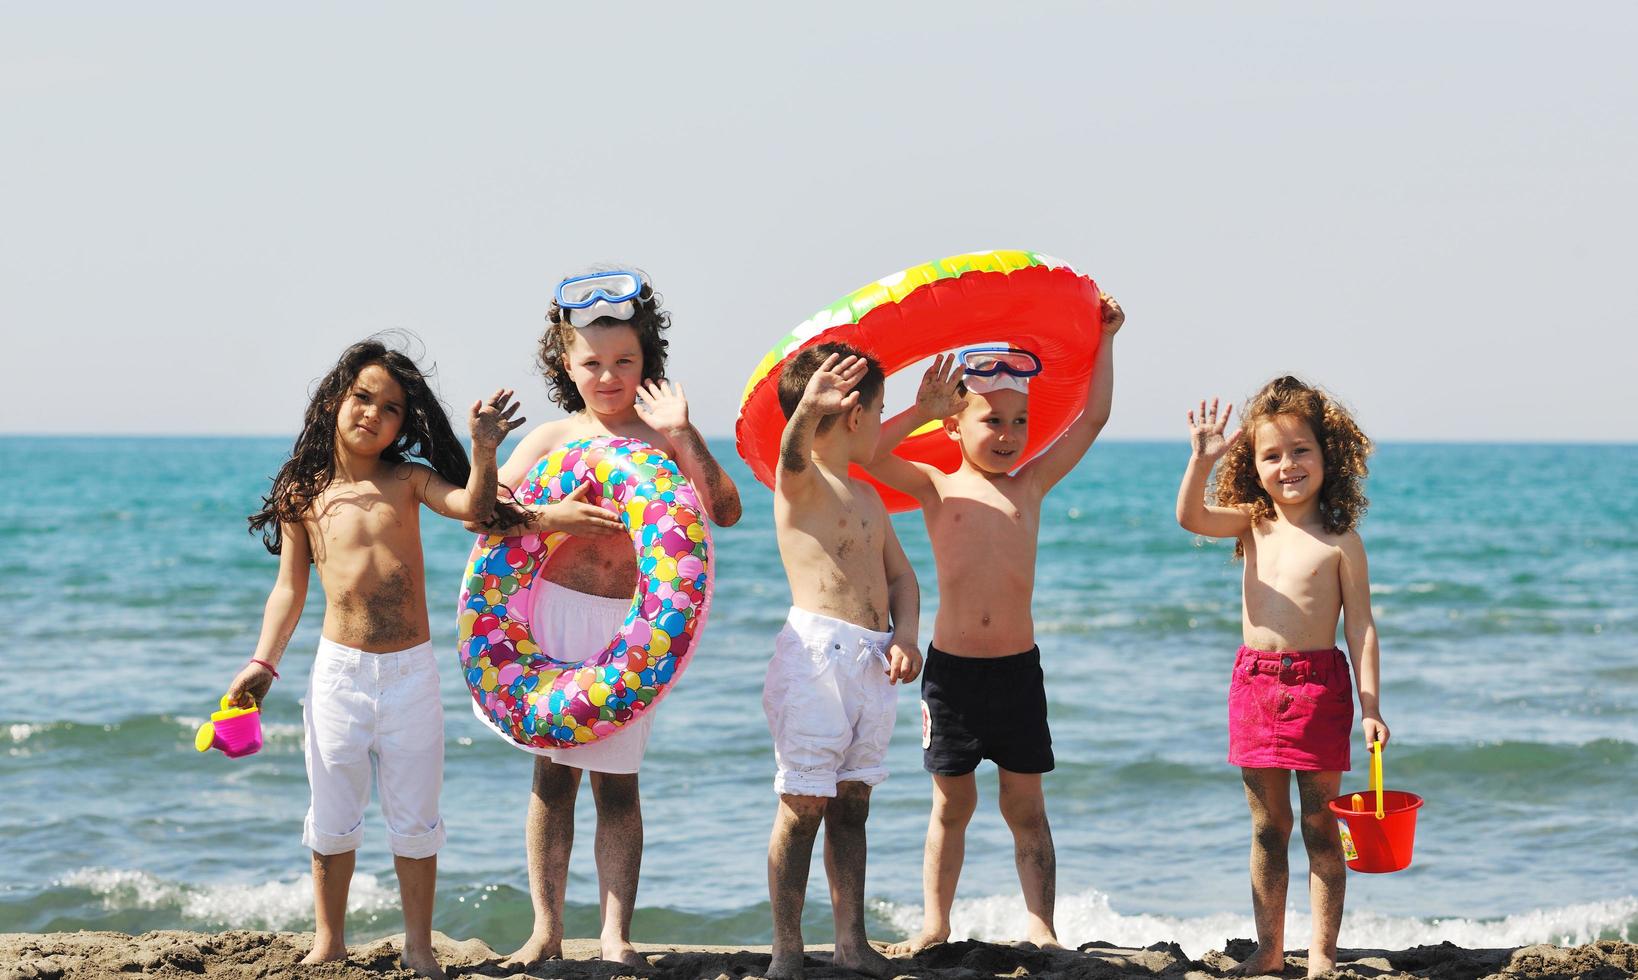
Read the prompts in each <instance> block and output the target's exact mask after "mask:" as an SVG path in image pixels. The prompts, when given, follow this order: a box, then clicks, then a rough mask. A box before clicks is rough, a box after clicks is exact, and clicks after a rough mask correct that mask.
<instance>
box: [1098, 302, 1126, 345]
mask: <svg viewBox="0 0 1638 980" xmlns="http://www.w3.org/2000/svg"><path fill="white" fill-rule="evenodd" d="M1098 305H1100V306H1102V307H1103V335H1104V336H1105V337H1113V336H1114V335H1115V334H1117V333H1120V327H1121V324H1123V323H1125V322H1126V311H1125V310H1123V309H1121V308H1120V303H1119V302H1117V301H1116V300H1115V297H1113V296H1111V295H1109V294H1108V293H1105V292H1099V293H1098Z"/></svg>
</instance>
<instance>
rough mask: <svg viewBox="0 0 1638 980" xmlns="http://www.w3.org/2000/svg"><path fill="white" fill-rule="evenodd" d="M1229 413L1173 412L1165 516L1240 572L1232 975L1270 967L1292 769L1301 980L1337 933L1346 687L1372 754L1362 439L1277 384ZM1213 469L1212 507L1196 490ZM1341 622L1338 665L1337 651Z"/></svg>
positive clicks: (1296, 390) (1375, 717) (1336, 417)
mask: <svg viewBox="0 0 1638 980" xmlns="http://www.w3.org/2000/svg"><path fill="white" fill-rule="evenodd" d="M1232 412H1233V406H1230V407H1229V408H1227V409H1225V410H1224V411H1223V412H1222V414H1221V415H1219V414H1218V402H1217V401H1216V400H1215V399H1213V401H1212V403H1211V408H1210V410H1209V411H1208V410H1207V408H1206V403H1205V402H1204V401H1202V402H1201V403H1200V414H1199V415H1198V416H1196V415H1195V413H1194V412H1193V411H1190V412H1189V413H1188V418H1189V435H1190V438H1191V440H1192V443H1193V448H1194V452H1193V455H1192V456H1191V457H1190V459H1189V465H1188V469H1187V470H1185V471H1184V474H1183V485H1182V487H1181V488H1180V489H1179V490H1178V494H1177V522H1178V523H1179V524H1181V525H1182V526H1183V528H1184V529H1185V530H1188V531H1192V532H1194V533H1195V534H1200V535H1204V536H1206V537H1212V538H1233V539H1235V546H1234V554H1235V557H1236V558H1240V559H1243V560H1244V562H1245V574H1244V579H1243V588H1244V595H1243V602H1242V627H1241V636H1242V645H1241V647H1240V650H1239V652H1238V654H1237V655H1236V657H1235V661H1234V672H1233V674H1232V676H1231V679H1230V681H1229V699H1228V700H1229V757H1228V761H1229V763H1230V764H1232V765H1237V766H1239V767H1240V773H1241V779H1242V781H1243V782H1244V783H1245V792H1246V802H1247V803H1248V804H1249V806H1250V808H1251V830H1252V834H1251V901H1252V909H1253V912H1254V914H1255V917H1256V922H1257V949H1256V950H1255V951H1254V952H1253V953H1252V955H1251V956H1250V957H1249V958H1248V959H1247V960H1246V961H1245V962H1244V963H1242V964H1240V968H1239V969H1240V972H1242V973H1245V974H1260V973H1279V972H1280V971H1281V970H1282V969H1283V968H1284V965H1285V953H1284V932H1285V895H1286V886H1287V883H1288V880H1289V872H1288V869H1287V867H1286V844H1287V842H1288V841H1289V840H1290V837H1291V827H1292V814H1291V774H1292V772H1295V773H1296V774H1297V793H1298V797H1299V798H1300V800H1301V805H1302V838H1303V843H1304V845H1305V846H1306V848H1307V851H1308V869H1309V900H1310V902H1311V904H1312V907H1313V918H1314V935H1313V940H1312V943H1311V944H1310V946H1309V954H1308V975H1309V976H1315V975H1317V974H1320V973H1324V972H1326V971H1328V970H1330V969H1332V968H1333V967H1334V965H1335V962H1336V952H1337V930H1338V929H1339V927H1340V926H1341V923H1342V901H1343V891H1344V886H1345V883H1346V878H1345V875H1346V869H1345V865H1344V863H1343V851H1342V843H1341V840H1340V838H1339V836H1338V833H1337V822H1336V818H1335V817H1333V816H1332V815H1331V813H1330V811H1329V810H1328V809H1327V808H1326V802H1327V801H1328V800H1330V799H1331V798H1332V797H1334V796H1336V795H1337V792H1338V788H1339V787H1340V786H1341V783H1342V773H1343V772H1344V771H1346V770H1347V769H1348V768H1350V761H1351V760H1350V751H1349V742H1350V733H1351V732H1352V730H1353V712H1354V708H1353V684H1352V682H1351V680H1350V678H1349V674H1348V662H1349V661H1350V660H1351V661H1352V664H1353V673H1354V677H1356V678H1357V679H1358V683H1359V707H1360V713H1361V715H1362V716H1363V730H1364V736H1365V741H1366V743H1367V744H1368V745H1370V744H1374V743H1383V744H1386V742H1387V741H1388V726H1387V725H1385V724H1384V723H1383V721H1382V712H1381V699H1380V692H1381V678H1380V654H1379V651H1378V648H1377V637H1376V624H1375V623H1374V622H1373V621H1372V618H1371V586H1370V578H1369V575H1368V573H1367V571H1366V565H1365V546H1364V545H1363V544H1362V543H1361V542H1360V539H1359V533H1358V531H1357V530H1355V528H1356V526H1357V525H1358V524H1359V521H1360V518H1362V517H1363V516H1364V515H1365V507H1366V500H1365V493H1364V486H1363V484H1364V479H1365V473H1366V469H1365V459H1366V457H1367V456H1368V455H1370V452H1371V441H1370V440H1369V439H1367V438H1366V437H1365V434H1364V433H1363V432H1361V431H1360V430H1359V426H1358V425H1357V424H1355V422H1354V420H1353V418H1352V417H1351V416H1350V415H1349V414H1348V412H1347V410H1346V409H1344V408H1343V407H1342V406H1341V405H1340V404H1338V403H1337V402H1336V400H1335V399H1333V398H1332V397H1331V396H1330V395H1328V394H1326V393H1325V392H1324V391H1322V390H1321V389H1319V388H1315V387H1312V386H1310V385H1307V384H1304V383H1303V382H1301V381H1299V380H1297V379H1296V378H1293V377H1290V376H1286V377H1281V378H1276V379H1274V380H1273V381H1270V382H1269V383H1268V384H1266V385H1264V386H1263V389H1262V390H1261V391H1259V392H1257V394H1256V395H1254V396H1252V398H1251V401H1250V402H1248V403H1247V404H1246V407H1245V410H1244V411H1243V412H1242V413H1241V418H1240V422H1241V427H1240V428H1239V429H1238V430H1237V431H1235V433H1234V434H1233V435H1230V436H1227V437H1225V436H1224V435H1223V433H1224V431H1225V429H1226V428H1227V427H1228V420H1229V415H1230V414H1231V413H1232ZM1219 459H1221V460H1222V465H1221V466H1219V467H1218V469H1217V479H1216V482H1215V484H1213V486H1212V490H1211V497H1212V498H1213V501H1212V502H1211V503H1207V499H1206V498H1207V493H1206V482H1207V478H1208V477H1209V476H1210V474H1211V470H1212V466H1213V464H1214V463H1216V462H1217V461H1218V460H1219ZM1339 618H1340V619H1341V620H1342V623H1343V634H1344V636H1345V637H1346V639H1347V643H1348V656H1347V657H1346V658H1345V657H1344V656H1343V654H1342V651H1340V650H1339V649H1337V646H1336V636H1337V621H1338V619H1339Z"/></svg>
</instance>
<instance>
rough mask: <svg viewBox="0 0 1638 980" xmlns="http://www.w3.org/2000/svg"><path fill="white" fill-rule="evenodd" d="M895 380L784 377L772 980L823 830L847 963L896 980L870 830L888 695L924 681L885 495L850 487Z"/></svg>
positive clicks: (797, 364) (862, 360)
mask: <svg viewBox="0 0 1638 980" xmlns="http://www.w3.org/2000/svg"><path fill="white" fill-rule="evenodd" d="M884 381H885V378H884V376H883V374H882V369H881V366H880V365H879V364H877V363H876V361H875V360H874V359H873V358H871V357H869V356H868V355H866V354H864V353H863V352H862V351H859V350H856V349H854V348H852V347H849V346H847V345H846V344H839V343H826V344H819V345H817V346H815V347H811V348H809V349H807V350H804V351H802V352H801V353H799V354H797V355H796V356H795V357H794V358H792V359H791V362H790V363H789V364H787V365H786V366H785V369H784V371H783V372H782V373H781V375H780V379H779V404H780V407H781V408H782V409H783V410H784V412H785V417H786V419H788V421H787V423H786V425H785V433H784V437H783V439H782V440H781V444H780V447H779V467H778V470H777V473H776V476H775V480H774V526H775V529H776V531H777V533H778V538H779V554H780V557H781V558H782V559H783V560H784V563H785V575H786V577H787V578H788V579H789V580H790V586H791V600H792V603H793V605H792V606H791V611H790V615H789V616H788V617H787V618H786V621H785V627H784V629H783V630H781V631H780V633H779V638H778V639H777V641H776V642H775V652H774V656H773V659H772V661H771V662H770V663H769V664H768V676H767V681H766V683H765V685H764V687H763V694H762V706H763V710H764V711H765V712H766V713H767V716H768V727H769V729H770V730H771V731H772V732H773V740H774V761H775V763H776V765H777V767H778V773H777V775H775V777H774V790H775V792H777V793H778V794H779V810H778V813H777V814H776V815H775V817H774V826H773V834H772V837H771V839H770V840H769V842H768V892H769V899H770V902H771V904H772V905H773V917H774V935H773V961H772V963H771V965H770V967H769V972H768V976H770V977H799V976H801V975H802V968H803V954H804V949H803V945H802V905H803V902H804V900H805V898H806V892H807V886H808V864H809V862H810V860H811V858H812V855H813V839H814V837H815V836H816V835H817V833H818V830H819V825H820V823H823V824H824V826H825V857H826V862H825V867H826V870H827V873H828V874H829V876H830V879H831V880H830V888H831V896H832V899H833V901H834V908H833V910H832V911H833V914H834V916H835V921H836V953H835V963H836V965H837V966H842V967H847V968H849V969H852V970H857V971H859V972H862V973H868V974H871V975H874V976H888V975H890V971H891V965H890V964H889V963H888V962H887V959H886V957H884V956H882V954H880V953H878V952H877V951H876V950H875V949H874V948H873V947H871V945H870V942H869V940H868V939H867V938H866V937H865V929H864V877H865V832H864V830H865V819H866V818H867V817H868V816H869V815H870V789H871V787H873V786H875V785H876V784H877V783H880V782H881V781H882V780H884V779H886V778H887V768H886V767H885V766H884V765H883V763H884V761H885V759H886V756H887V743H888V740H889V738H890V737H891V736H892V734H893V711H894V701H895V691H894V688H893V686H892V685H894V684H896V683H898V682H899V681H910V680H914V679H915V677H916V675H917V674H918V673H919V672H920V670H921V655H920V654H919V652H918V646H919V642H918V639H917V632H918V619H919V616H920V601H921V596H920V593H919V591H918V590H917V587H916V573H915V571H914V570H913V569H912V568H911V567H910V561H909V559H907V558H906V557H905V555H904V549H903V548H902V547H900V546H899V540H898V537H897V536H896V535H894V533H893V525H892V523H891V522H890V521H889V520H888V517H887V508H886V507H884V506H883V505H882V500H881V497H880V496H878V495H877V493H876V491H875V490H874V489H872V488H871V486H870V485H869V484H867V483H863V482H859V481H856V480H853V479H852V478H850V477H849V476H848V467H849V465H850V464H853V463H863V462H865V461H867V460H869V459H870V458H871V457H872V456H873V455H874V454H875V450H876V438H877V435H878V434H879V433H880V431H881V426H882V418H881V414H882V396H883V387H884Z"/></svg>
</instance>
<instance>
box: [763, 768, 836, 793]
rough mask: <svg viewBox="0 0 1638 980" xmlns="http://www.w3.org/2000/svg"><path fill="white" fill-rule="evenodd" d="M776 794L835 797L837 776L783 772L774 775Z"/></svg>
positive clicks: (818, 773) (825, 773)
mask: <svg viewBox="0 0 1638 980" xmlns="http://www.w3.org/2000/svg"><path fill="white" fill-rule="evenodd" d="M774 792H775V793H778V794H779V795H780V796H826V797H830V796H835V795H836V774H835V773H829V772H781V773H777V774H775V775H774Z"/></svg>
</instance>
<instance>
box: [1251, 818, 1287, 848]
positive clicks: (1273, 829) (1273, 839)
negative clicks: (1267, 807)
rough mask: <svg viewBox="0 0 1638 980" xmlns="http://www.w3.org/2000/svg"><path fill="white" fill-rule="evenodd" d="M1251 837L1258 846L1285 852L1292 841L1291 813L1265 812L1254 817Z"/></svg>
mask: <svg viewBox="0 0 1638 980" xmlns="http://www.w3.org/2000/svg"><path fill="white" fill-rule="evenodd" d="M1251 839H1252V840H1253V841H1254V842H1256V844H1257V846H1258V847H1261V848H1263V849H1264V850H1269V851H1279V852H1280V853H1282V854H1283V853H1285V848H1286V845H1288V844H1290V843H1291V814H1289V813H1265V814H1259V815H1255V816H1253V817H1252V820H1251Z"/></svg>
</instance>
